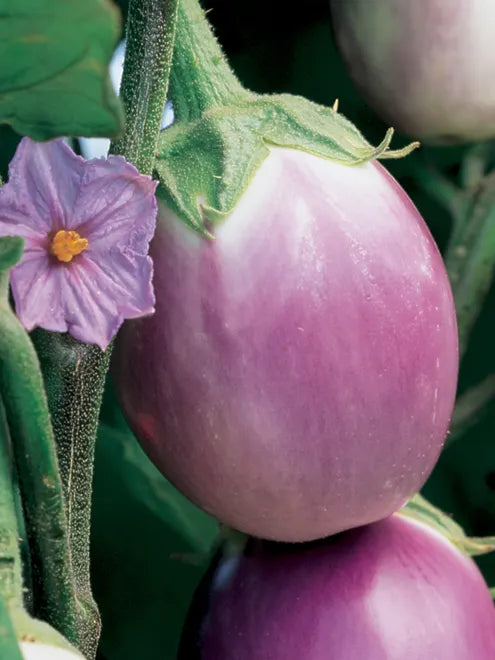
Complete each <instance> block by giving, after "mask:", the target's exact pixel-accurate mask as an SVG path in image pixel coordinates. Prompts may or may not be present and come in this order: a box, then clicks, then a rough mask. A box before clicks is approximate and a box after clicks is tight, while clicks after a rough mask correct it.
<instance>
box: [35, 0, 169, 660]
mask: <svg viewBox="0 0 495 660" xmlns="http://www.w3.org/2000/svg"><path fill="white" fill-rule="evenodd" d="M176 17H177V0H131V2H130V6H129V17H128V23H127V48H126V58H125V63H124V73H123V79H122V86H121V98H122V101H123V105H124V111H125V120H126V123H125V130H124V133H123V134H122V136H121V137H120V138H119V139H118V140H117V141H116V142H114V143H113V144H112V146H111V152H112V153H114V154H119V155H122V156H124V157H125V159H126V160H127V161H129V162H132V163H133V164H134V165H135V166H136V167H137V168H138V169H139V171H140V172H142V173H143V174H148V175H151V173H152V169H153V162H154V157H155V150H156V144H157V141H158V135H159V131H160V125H161V118H162V113H163V107H164V105H165V100H166V94H167V89H168V79H169V74H170V67H171V61H172V56H173V45H174V36H175V24H176ZM33 339H34V342H35V345H36V349H37V351H38V355H39V357H40V362H41V367H42V371H43V375H44V380H45V387H46V392H47V396H48V402H49V407H50V413H51V416H52V420H53V427H54V431H55V437H56V442H57V452H58V459H59V463H60V470H61V475H62V482H63V487H64V491H65V499H66V502H67V520H68V527H69V541H70V552H71V558H72V565H73V570H74V579H75V588H76V592H77V596H78V599H79V602H80V604H81V607H82V608H83V611H84V615H85V617H84V627H83V628H84V629H83V631H82V632H83V635H84V640H85V643H84V647H82V646H80V648H81V650H83V652H84V653H85V654H86V656H87V657H88V658H93V657H94V655H95V653H96V647H97V643H98V638H99V632H100V623H99V616H98V610H97V607H96V604H95V602H94V600H93V597H92V593H91V582H90V527H91V525H90V523H91V492H92V480H93V462H94V451H95V441H96V432H97V428H98V418H99V411H100V406H101V400H102V395H103V388H104V385H105V377H106V373H107V371H108V364H109V360H110V354H111V349H112V346H111V345H110V346H109V348H108V349H107V350H106V351H101V350H100V349H99V348H98V347H96V346H90V345H87V344H82V343H80V342H78V341H76V340H74V339H73V338H72V337H70V336H69V335H59V334H52V333H48V332H44V331H41V330H39V331H37V332H35V333H34V335H33Z"/></svg>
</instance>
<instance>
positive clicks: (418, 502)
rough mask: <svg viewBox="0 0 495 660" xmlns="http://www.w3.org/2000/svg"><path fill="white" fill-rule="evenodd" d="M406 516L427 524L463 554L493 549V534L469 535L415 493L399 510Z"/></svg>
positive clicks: (471, 555) (494, 547)
mask: <svg viewBox="0 0 495 660" xmlns="http://www.w3.org/2000/svg"><path fill="white" fill-rule="evenodd" d="M399 513H400V514H401V515H403V516H406V517H408V518H413V519H414V520H417V521H419V522H422V523H424V524H425V525H429V526H430V527H432V528H433V529H434V530H436V531H437V532H439V533H440V534H442V536H444V537H445V538H446V539H447V540H449V541H450V542H451V543H452V544H453V545H455V546H456V547H457V548H458V549H459V550H460V551H461V552H462V553H463V554H465V555H468V556H470V557H474V556H477V555H484V554H486V553H487V552H492V551H493V550H495V536H486V537H473V536H471V537H469V536H466V534H465V533H464V530H463V529H462V527H461V526H460V525H458V524H457V523H456V522H455V520H453V519H452V518H451V517H450V516H448V515H447V514H446V513H444V512H443V511H442V510H441V509H438V508H437V507H436V506H433V504H430V502H428V500H426V499H425V498H424V497H422V496H421V495H419V494H417V495H415V496H414V497H413V498H412V499H411V500H409V502H408V503H407V504H406V506H405V507H404V508H402V509H401V510H400V512H399Z"/></svg>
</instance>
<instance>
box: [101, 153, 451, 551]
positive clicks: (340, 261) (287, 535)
mask: <svg viewBox="0 0 495 660" xmlns="http://www.w3.org/2000/svg"><path fill="white" fill-rule="evenodd" d="M209 228H210V231H211V233H212V234H213V236H214V239H211V238H208V237H204V236H202V235H200V234H199V233H196V232H194V231H193V230H191V229H189V228H188V227H187V226H185V224H184V223H183V222H181V221H180V220H179V219H177V217H176V216H175V215H174V214H173V213H172V212H171V211H170V210H169V209H168V208H167V207H166V206H165V205H164V204H163V203H161V204H160V208H159V217H158V223H157V233H156V235H155V238H154V240H153V242H152V247H151V256H152V258H153V261H154V287H155V294H156V312H155V314H154V315H153V316H150V317H148V318H143V319H140V320H136V321H132V322H129V323H128V324H126V325H125V327H124V328H123V329H122V332H121V333H120V335H119V338H118V342H117V347H116V352H115V354H114V362H113V374H114V377H115V381H116V384H117V390H118V393H119V396H120V401H121V403H122V407H123V410H124V413H125V415H126V417H127V420H128V422H129V423H130V425H131V427H132V429H133V430H134V432H135V434H136V436H137V437H138V439H139V440H140V442H141V444H142V446H143V448H144V449H145V451H146V452H147V453H148V455H149V456H150V458H151V459H152V460H153V462H154V463H155V464H156V465H157V467H158V468H159V469H160V470H162V472H163V474H164V475H165V476H166V477H167V478H168V479H170V481H171V482H172V483H173V484H175V485H176V486H177V487H178V488H179V489H180V490H181V491H182V492H183V493H184V494H185V495H186V496H188V497H189V498H190V499H191V500H192V501H193V502H195V503H197V504H198V505H199V506H201V507H203V508H204V509H205V510H206V511H208V512H210V513H212V514H213V515H214V516H216V517H217V518H218V519H219V520H220V521H222V522H224V523H226V524H228V525H230V526H232V527H235V528H237V529H240V530H242V531H243V532H246V533H249V534H252V535H255V536H260V537H263V538H270V539H274V540H279V541H307V540H310V539H315V538H321V537H324V536H327V535H330V534H334V533H337V532H340V531H343V530H345V529H349V528H352V527H356V526H359V525H363V524H366V523H370V522H373V521H376V520H378V519H381V518H385V517H386V516H388V515H390V514H391V513H393V512H394V511H396V510H397V509H398V508H400V507H401V506H402V505H403V504H404V502H405V501H406V500H407V499H408V498H409V497H410V496H411V495H412V494H413V493H415V492H417V491H418V490H419V489H420V488H421V486H422V485H423V483H424V482H425V481H426V478H427V477H428V475H429V473H430V471H431V470H432V468H433V466H434V464H435V462H436V460H437V458H438V455H439V452H440V450H441V447H442V444H443V442H444V438H445V436H446V433H447V427H448V423H449V418H450V415H451V412H452V408H453V403H454V397H455V390H456V377H457V362H458V355H457V330H456V320H455V311H454V304H453V299H452V295H451V290H450V287H449V283H448V279H447V275H446V271H445V268H444V264H443V261H442V258H441V256H440V254H439V252H438V249H437V247H436V245H435V243H434V241H433V239H432V237H431V235H430V232H429V231H428V229H427V227H426V225H425V223H424V221H423V219H422V218H421V216H420V215H419V213H418V211H417V210H416V208H415V207H414V206H413V204H412V202H411V201H410V199H409V198H408V197H407V195H406V194H405V192H404V191H403V190H402V188H401V187H400V186H399V185H398V183H397V182H396V181H395V180H394V179H393V178H392V177H391V176H390V175H389V174H388V173H387V172H386V170H385V169H384V168H383V167H382V166H380V165H379V164H377V163H376V162H369V163H367V164H364V165H359V166H353V167H351V166H347V165H343V164H341V163H336V162H333V161H330V160H326V159H323V158H318V157H316V156H314V155H311V154H308V153H304V152H302V151H295V150H289V149H276V148H274V149H272V150H271V153H270V155H269V156H268V157H267V158H266V160H265V161H264V162H263V164H262V165H261V167H260V168H259V170H258V172H257V173H256V175H255V177H254V179H253V180H252V182H251V184H250V185H249V188H248V189H247V191H246V192H245V193H244V195H243V196H242V198H241V200H240V202H239V203H238V205H237V206H236V207H235V209H234V210H233V212H232V213H231V214H230V215H229V216H228V217H227V218H226V219H225V220H224V221H222V222H220V223H217V224H212V225H210V226H209Z"/></svg>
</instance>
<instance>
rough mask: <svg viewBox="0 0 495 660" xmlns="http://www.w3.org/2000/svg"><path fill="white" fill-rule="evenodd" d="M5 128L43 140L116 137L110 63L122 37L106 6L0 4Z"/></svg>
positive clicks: (88, 0)
mask: <svg viewBox="0 0 495 660" xmlns="http://www.w3.org/2000/svg"><path fill="white" fill-rule="evenodd" d="M0 16H1V18H0V62H1V63H2V65H1V68H0V123H7V124H10V125H11V126H12V127H13V128H14V129H15V130H16V131H17V132H18V133H21V134H22V135H29V136H30V137H32V138H34V139H37V140H47V139H49V138H53V137H56V136H60V135H83V136H114V135H116V134H117V133H118V132H119V130H120V126H121V110H120V105H119V102H118V100H117V97H116V96H115V93H114V91H113V89H112V86H111V83H110V79H109V77H108V63H109V61H110V58H111V56H112V53H113V50H114V48H115V44H116V42H117V39H118V37H119V33H120V21H119V14H118V11H117V9H116V8H115V7H114V6H113V4H111V3H110V2H109V1H108V0H84V1H83V2H82V1H81V0H0Z"/></svg>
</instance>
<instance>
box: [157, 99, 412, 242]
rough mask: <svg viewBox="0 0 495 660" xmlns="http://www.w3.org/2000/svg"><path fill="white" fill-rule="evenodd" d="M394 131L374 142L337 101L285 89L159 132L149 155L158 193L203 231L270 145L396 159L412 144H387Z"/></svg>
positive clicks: (337, 156)
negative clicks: (315, 99) (311, 98)
mask: <svg viewBox="0 0 495 660" xmlns="http://www.w3.org/2000/svg"><path fill="white" fill-rule="evenodd" d="M246 99H247V100H246ZM392 134H393V130H392V129H389V131H387V133H386V135H385V137H384V139H383V140H382V142H381V143H380V144H379V145H378V146H377V147H373V146H372V145H371V144H369V142H367V140H366V139H365V138H364V137H363V136H362V135H361V133H360V132H359V131H358V129H357V128H356V127H355V126H354V125H353V124H352V123H351V122H350V121H348V120H347V119H346V118H345V117H343V116H342V115H341V114H339V113H338V111H337V109H336V107H334V108H327V107H325V106H321V105H317V104H315V103H312V102H310V101H308V100H307V99H305V98H302V97H299V96H291V95H289V94H280V95H274V96H258V95H255V94H251V95H249V94H245V95H242V96H241V97H239V99H238V102H237V103H236V105H232V106H221V107H214V108H211V109H209V110H206V111H205V112H204V113H203V114H202V116H201V117H200V118H199V119H196V120H195V121H192V122H178V123H177V124H175V125H174V126H172V127H170V128H168V129H167V130H165V131H163V132H162V133H161V136H160V140H159V144H158V154H157V158H156V161H155V169H156V172H157V174H158V177H159V179H160V182H161V184H162V185H161V186H160V188H159V193H158V194H159V196H160V197H161V198H162V199H163V200H164V201H165V202H166V204H167V205H168V206H169V207H170V208H171V209H172V210H173V211H174V212H175V213H176V214H177V215H178V216H179V218H181V219H182V220H183V221H184V222H185V223H186V224H187V225H189V226H190V227H192V228H193V229H196V230H198V231H200V232H201V233H203V234H205V235H208V223H209V222H212V223H214V222H216V221H219V220H222V219H223V218H225V217H226V216H227V215H229V214H230V213H231V212H232V210H233V209H234V207H235V206H236V204H237V202H238V201H239V199H240V198H241V196H242V194H243V193H244V192H245V190H246V189H247V187H248V185H249V183H250V181H251V180H252V178H253V177H254V175H255V173H256V171H257V169H258V168H259V166H260V165H261V163H262V162H263V160H264V159H265V158H266V157H267V156H268V154H269V153H270V147H285V148H290V149H298V150H301V151H305V152H308V153H311V154H314V155H316V156H320V157H322V158H327V159H329V160H333V161H335V162H339V163H343V164H345V165H349V166H352V165H360V164H362V163H366V162H367V161H370V160H373V159H376V158H399V157H401V156H405V155H406V154H408V153H409V152H410V151H411V150H412V149H414V148H415V147H416V146H417V143H413V144H411V145H409V146H408V147H405V148H404V149H401V150H398V151H395V150H391V149H390V148H389V145H390V141H391V139H392Z"/></svg>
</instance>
